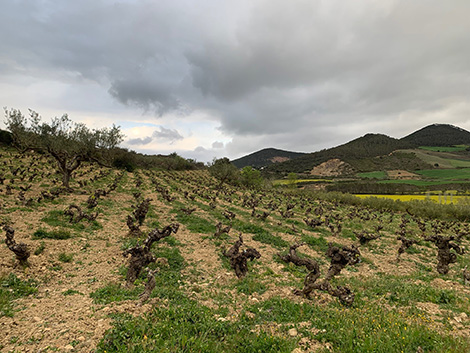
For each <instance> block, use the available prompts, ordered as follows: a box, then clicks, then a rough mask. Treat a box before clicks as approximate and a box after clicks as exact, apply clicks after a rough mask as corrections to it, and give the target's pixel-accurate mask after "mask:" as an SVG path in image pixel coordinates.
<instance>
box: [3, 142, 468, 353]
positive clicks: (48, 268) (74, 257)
mask: <svg viewBox="0 0 470 353" xmlns="http://www.w3.org/2000/svg"><path fill="white" fill-rule="evenodd" d="M54 163H55V162H54V160H53V159H51V158H47V157H46V156H45V155H42V154H38V153H35V152H26V153H24V154H18V152H16V151H14V150H12V149H3V150H2V152H1V155H0V175H1V176H2V184H3V185H1V186H0V189H1V192H0V201H1V205H2V209H1V210H2V222H3V223H4V224H8V225H9V226H10V227H12V228H13V229H14V230H15V233H14V239H15V242H16V244H20V243H24V244H26V246H27V247H28V248H29V249H30V256H29V258H28V262H29V268H28V269H27V270H24V269H23V268H22V267H21V266H19V265H16V267H15V264H17V260H16V257H15V255H14V253H13V252H12V251H10V250H9V247H8V246H7V245H8V244H1V246H0V259H1V263H0V269H1V273H0V277H1V278H2V279H1V280H0V281H1V284H2V286H1V287H0V299H1V300H0V312H1V317H0V325H1V327H3V328H4V330H3V331H2V332H3V333H4V334H3V335H2V337H1V339H0V347H1V349H2V350H3V351H26V350H30V351H38V350H44V351H47V350H50V351H58V350H62V351H66V350H68V351H72V350H75V351H93V350H95V349H96V350H97V351H98V352H150V351H155V350H159V351H167V350H171V351H175V352H188V351H190V352H289V353H290V352H292V351H294V350H296V352H303V351H318V352H327V351H333V352H401V351H404V352H416V351H417V350H418V349H421V350H422V351H424V352H465V351H468V350H470V341H469V338H468V328H469V325H470V320H469V315H470V306H469V305H470V304H469V303H470V300H469V299H470V297H469V293H468V284H467V283H466V280H465V279H464V277H463V272H462V271H463V270H464V268H465V266H467V265H468V264H469V263H470V261H469V259H468V255H467V254H462V251H461V250H462V249H463V247H467V248H468V246H469V244H470V243H469V239H468V234H469V232H470V230H469V225H468V224H467V223H463V222H462V221H464V220H469V219H470V213H469V211H468V208H467V207H460V206H458V205H449V206H439V205H437V204H433V203H419V202H415V203H411V204H409V205H405V204H403V203H394V202H392V201H390V200H359V199H356V198H353V197H349V196H345V195H340V194H324V193H322V194H316V193H309V192H307V191H301V190H292V191H291V190H289V189H257V191H252V190H249V189H244V188H242V187H240V186H231V185H230V184H227V183H225V182H224V183H223V184H222V185H221V183H220V180H218V179H215V178H214V177H212V176H211V175H210V174H209V173H208V172H207V171H204V170H202V171H167V170H161V169H160V170H144V169H136V170H134V171H133V172H127V171H125V170H117V169H109V168H105V167H101V166H98V165H96V164H90V163H89V162H85V163H84V165H83V166H82V168H81V169H79V170H77V171H76V172H75V173H74V174H73V175H72V178H71V182H70V187H71V189H70V190H64V189H62V188H61V187H60V184H61V181H60V174H56V173H55V172H54V168H53V166H54ZM258 187H259V186H258ZM70 205H75V206H77V208H70ZM79 209H80V210H81V211H82V213H83V214H84V215H85V216H87V217H79V216H80V212H78V210H79ZM71 211H73V212H72V213H73V215H70V212H71ZM88 216H89V217H88ZM79 218H80V219H79ZM77 219H79V220H78V221H77ZM175 224H178V226H177V227H176V225H175ZM170 225H171V227H170V228H168V229H171V231H170V233H168V232H166V231H165V229H167V226H170ZM137 230H138V231H137ZM134 231H136V232H134ZM175 231H176V232H175ZM240 233H241V235H242V243H241V245H240V246H241V248H240V249H241V250H248V249H250V248H251V249H255V250H256V251H257V252H259V254H260V257H259V258H256V257H254V259H253V261H250V260H249V261H248V262H246V268H247V273H246V275H245V276H242V277H241V278H238V276H237V275H236V274H235V271H234V269H233V266H234V263H235V262H234V260H233V257H232V258H230V257H229V256H227V254H229V253H233V254H237V252H236V251H235V250H232V249H233V246H234V244H237V241H239V240H241V239H240ZM158 234H160V235H159V236H157V235H158ZM151 236H157V237H156V238H154V240H155V239H157V238H158V240H157V241H154V242H149V241H148V239H149V237H151ZM435 236H440V237H441V238H442V241H443V242H446V241H447V243H448V244H450V245H449V246H450V247H447V250H448V252H447V253H446V254H448V255H449V256H448V257H445V256H444V257H443V256H440V255H439V254H441V252H440V250H438V248H437V246H436V245H435V242H436V241H438V239H435V238H434V237H435ZM397 237H400V239H401V240H400V239H397ZM403 239H408V240H413V241H414V242H415V243H413V244H412V245H407V246H405V245H404V244H405V243H406V241H405V240H403ZM301 243H303V245H302V246H301V247H298V248H297V250H296V255H297V256H298V257H299V258H300V259H301V260H305V261H306V263H309V264H311V265H312V266H313V267H310V265H308V266H305V265H302V266H298V265H296V263H299V264H300V262H298V261H294V263H293V262H286V261H284V260H283V259H286V256H287V255H288V254H291V255H292V254H293V253H292V252H291V251H290V250H289V248H291V246H292V245H294V244H297V245H300V244H301ZM406 244H408V243H406ZM355 247H357V250H358V252H359V255H358V257H351V258H349V260H348V261H346V262H344V261H343V260H345V259H346V258H348V257H347V256H346V255H347V252H348V251H349V250H348V249H354V248H355ZM144 248H147V249H149V250H150V253H148V259H149V260H150V261H149V262H148V264H147V265H144V267H143V268H142V270H141V271H140V272H139V273H138V275H137V278H136V280H135V281H134V282H133V283H131V284H129V282H132V276H130V277H129V271H130V269H131V268H132V267H131V264H132V261H131V262H129V258H132V256H134V255H133V254H138V253H139V251H141V250H139V249H144ZM291 249H292V248H291ZM400 249H402V250H400ZM123 251H124V254H125V255H127V258H126V257H125V256H123ZM241 253H243V251H242V252H240V253H238V254H241ZM334 254H336V255H334ZM438 255H439V256H438ZM335 256H339V260H338V259H337V260H334V259H335V258H336V257H335ZM354 259H355V260H354ZM350 260H351V261H350ZM447 260H448V261H447ZM335 261H336V262H335ZM446 261H447V262H446ZM315 263H316V266H317V267H315V265H314V264H315ZM446 266H447V268H446ZM315 271H316V272H315ZM313 275H315V276H317V275H318V276H317V277H315V276H313ZM314 277H315V280H314V279H313V278H314ZM307 279H309V280H308V281H307ZM304 281H307V282H305V283H308V284H309V287H307V286H306V285H304ZM149 288H150V289H149ZM309 288H310V289H309ZM348 291H349V294H348V296H347V298H346V297H344V295H343V294H344V293H348ZM306 293H309V294H308V295H307V294H306ZM309 296H310V298H309ZM348 298H349V299H348ZM351 299H352V301H351ZM348 303H349V304H348Z"/></svg>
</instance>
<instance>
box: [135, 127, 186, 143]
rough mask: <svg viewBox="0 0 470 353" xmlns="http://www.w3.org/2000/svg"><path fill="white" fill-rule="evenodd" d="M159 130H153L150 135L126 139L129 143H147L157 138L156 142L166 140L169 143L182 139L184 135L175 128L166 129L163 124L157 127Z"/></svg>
mask: <svg viewBox="0 0 470 353" xmlns="http://www.w3.org/2000/svg"><path fill="white" fill-rule="evenodd" d="M159 129H160V130H155V131H154V132H153V133H152V136H147V137H144V138H140V137H139V138H135V139H129V140H127V141H126V142H127V144H129V145H141V146H142V145H148V144H149V143H150V142H152V141H154V140H157V142H160V143H162V142H168V143H169V144H170V145H172V144H173V143H175V141H178V140H183V139H184V137H183V136H182V135H181V134H180V133H179V132H178V130H176V129H167V128H165V127H163V126H160V127H159Z"/></svg>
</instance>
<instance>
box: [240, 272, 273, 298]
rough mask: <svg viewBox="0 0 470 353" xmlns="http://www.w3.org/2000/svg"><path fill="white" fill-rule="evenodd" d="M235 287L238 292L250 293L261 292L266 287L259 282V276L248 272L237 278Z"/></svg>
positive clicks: (264, 290)
mask: <svg viewBox="0 0 470 353" xmlns="http://www.w3.org/2000/svg"><path fill="white" fill-rule="evenodd" d="M235 288H236V289H237V292H238V293H243V294H246V295H251V294H253V293H258V294H263V293H264V292H266V290H267V289H268V288H267V287H266V285H265V284H264V283H263V282H261V280H260V278H259V277H258V276H256V275H254V274H252V273H249V274H248V275H247V276H245V277H244V278H242V279H240V280H237V282H236V283H235Z"/></svg>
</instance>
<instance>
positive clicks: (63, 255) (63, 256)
mask: <svg viewBox="0 0 470 353" xmlns="http://www.w3.org/2000/svg"><path fill="white" fill-rule="evenodd" d="M72 260H73V254H67V253H65V252H61V253H60V254H59V261H62V262H66V263H68V262H72Z"/></svg>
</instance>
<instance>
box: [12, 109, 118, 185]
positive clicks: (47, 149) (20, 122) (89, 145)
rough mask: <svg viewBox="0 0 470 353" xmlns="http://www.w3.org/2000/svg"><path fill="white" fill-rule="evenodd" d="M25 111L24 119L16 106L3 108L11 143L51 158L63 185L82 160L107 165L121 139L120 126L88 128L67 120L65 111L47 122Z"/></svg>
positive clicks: (34, 113) (33, 113) (20, 148)
mask: <svg viewBox="0 0 470 353" xmlns="http://www.w3.org/2000/svg"><path fill="white" fill-rule="evenodd" d="M29 113H30V114H29V115H30V116H29V119H28V118H26V117H25V116H24V115H23V114H22V113H21V111H19V110H17V109H10V110H7V109H6V108H5V118H6V119H5V125H6V127H7V129H8V130H9V131H10V132H11V134H12V138H13V144H14V145H15V146H16V147H17V148H18V149H19V150H20V151H27V150H35V151H38V152H42V153H45V154H47V155H49V156H51V157H53V158H54V159H55V161H56V162H57V168H58V171H59V172H60V173H61V174H62V184H63V186H64V187H66V188H69V187H70V186H69V183H70V177H71V175H72V173H73V171H74V170H76V169H77V168H78V167H80V165H81V163H82V162H85V161H88V162H95V163H98V164H100V165H105V166H109V165H108V164H109V162H110V158H111V151H112V150H113V149H114V148H115V147H116V146H117V145H118V144H119V143H120V142H122V140H123V134H122V133H121V131H120V128H119V127H117V126H115V125H113V126H112V127H111V128H102V129H92V130H90V129H89V128H88V127H86V125H85V124H83V123H75V122H73V121H72V120H70V118H69V117H68V115H67V114H64V115H62V116H61V117H55V118H53V119H52V120H51V122H50V123H47V122H43V121H42V119H41V117H40V116H39V114H38V113H36V112H35V111H32V110H30V111H29Z"/></svg>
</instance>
